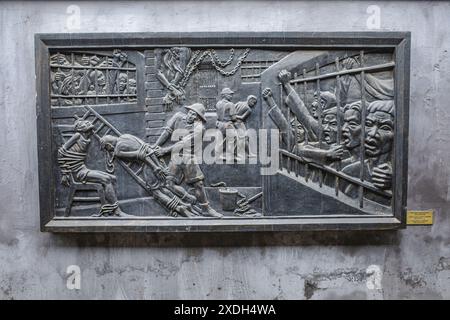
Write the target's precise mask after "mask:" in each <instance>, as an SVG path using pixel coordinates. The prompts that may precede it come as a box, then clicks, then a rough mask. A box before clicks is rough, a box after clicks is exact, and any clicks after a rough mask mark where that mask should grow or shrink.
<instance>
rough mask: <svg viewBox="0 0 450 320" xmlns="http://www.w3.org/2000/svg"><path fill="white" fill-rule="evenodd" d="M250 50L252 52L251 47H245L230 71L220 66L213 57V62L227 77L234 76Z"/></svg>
mask: <svg viewBox="0 0 450 320" xmlns="http://www.w3.org/2000/svg"><path fill="white" fill-rule="evenodd" d="M249 52H250V48H247V49H245V51H244V53H243V54H242V55H241V56H240V57H239V58H238V62H237V63H236V65H235V66H234V68H233V69H231V70H230V71H225V70H223V69H222V68H220V67H219V66H218V65H216V62H215V61H214V59H212V64H213V66H214V68H216V70H217V71H219V72H220V73H221V74H222V75H223V76H226V77H228V76H232V75H233V74H235V73H236V71H237V70H238V69H239V67H240V66H241V64H242V61H244V59H245V58H247V56H248V53H249Z"/></svg>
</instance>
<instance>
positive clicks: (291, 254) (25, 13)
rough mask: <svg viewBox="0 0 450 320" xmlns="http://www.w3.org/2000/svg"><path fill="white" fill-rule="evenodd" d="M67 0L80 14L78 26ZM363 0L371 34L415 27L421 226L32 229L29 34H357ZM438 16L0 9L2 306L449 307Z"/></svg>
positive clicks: (168, 8) (393, 6) (392, 6)
mask: <svg viewBox="0 0 450 320" xmlns="http://www.w3.org/2000/svg"><path fill="white" fill-rule="evenodd" d="M70 4H77V5H78V6H79V8H80V10H81V12H80V13H81V16H80V18H81V24H80V28H79V29H76V28H73V26H75V27H76V23H75V24H73V23H72V22H73V20H71V15H70V14H68V13H67V9H68V6H69V5H70ZM370 5H377V6H378V7H379V8H380V17H381V20H380V26H379V27H380V29H379V30H384V31H387V30H389V31H396V30H398V31H407V30H408V31H411V32H412V55H411V56H412V58H411V117H410V123H411V124H410V138H409V142H410V153H409V158H410V162H409V163H410V165H409V196H408V207H409V208H410V209H429V208H432V209H435V210H436V219H435V224H434V225H433V226H432V227H410V228H408V229H407V230H403V231H399V232H371V233H367V232H366V233H359V232H345V233H334V232H328V233H301V234H300V233H299V234H253V235H233V236H232V235H226V236H224V235H215V234H206V235H201V234H194V235H182V236H172V235H161V236H156V235H146V234H129V235H118V234H116V235H53V234H48V233H40V232H39V227H38V225H39V209H38V207H39V202H38V185H39V182H38V173H37V151H36V123H35V119H36V117H35V95H36V93H35V76H34V74H35V72H34V44H33V34H34V33H35V32H124V31H130V32H133V31H136V32H137V31H140V32H142V31H367V30H369V29H368V27H371V28H373V27H377V26H376V23H375V24H371V20H370V14H368V13H367V11H366V10H367V8H368V7H369V6H370ZM372 8H373V7H371V8H369V11H370V9H372ZM69 11H70V8H69ZM449 17H450V4H449V3H446V2H407V1H402V2H389V3H388V2H378V1H371V2H354V1H351V2H350V1H348V2H337V1H333V2H326V1H314V2H310V3H304V2H295V1H288V2H257V1H249V2H238V1H230V2H218V1H214V2H213V1H211V2H206V1H199V2H188V1H185V2H168V1H164V2H148V3H147V2H138V3H136V4H133V3H131V2H115V1H108V2H104V3H100V2H97V3H90V2H80V3H75V2H69V3H59V2H54V1H52V2H48V3H38V2H28V3H22V2H19V1H17V2H11V3H8V2H1V3H0V39H1V42H0V57H1V58H0V67H1V68H0V70H1V76H2V77H1V80H0V114H1V117H0V150H1V151H0V298H2V299H20V298H46V299H47V298H56V299H59V298H68V299H78V298H88V299H91V298H92V299H99V298H125V299H140V298H146V299H156V298H195V299H203V298H218V299H221V298H249V299H253V298H268V299H274V298H278V299H285V298H295V299H297V298H298V299H321V298H363V299H365V298H386V299H391V298H437V299H439V298H447V299H448V298H450V281H449V278H450V247H449V243H450V224H449V222H450V218H449V217H450V216H449V210H450V204H449V197H450V189H449V182H450V175H449V169H448V168H449V162H450V148H449V147H448V144H449V142H450V130H449V129H448V126H449V124H450V108H449V105H448V103H449V101H450V90H449V89H450V87H449V86H450V61H449V55H450V54H449V50H450V33H449V32H448V30H450V19H449ZM368 19H369V20H368ZM71 26H72V27H71ZM69 27H70V28H69ZM69 265H79V266H80V268H81V276H82V279H81V289H80V290H68V289H67V288H66V278H67V275H66V268H67V266H69ZM369 266H372V267H369ZM368 268H369V270H368ZM372 269H375V270H379V271H380V272H379V274H380V275H379V276H377V275H376V274H378V273H377V272H375V274H374V273H372V272H371V271H370V270H372ZM370 274H372V275H370ZM373 278H380V279H381V281H380V286H379V287H378V289H376V288H377V286H375V289H370V288H374V286H373V285H370V284H372V283H373V282H372V279H373Z"/></svg>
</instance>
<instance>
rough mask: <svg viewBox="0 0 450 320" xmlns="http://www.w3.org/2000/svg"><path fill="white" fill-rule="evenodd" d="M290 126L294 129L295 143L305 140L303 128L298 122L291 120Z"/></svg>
mask: <svg viewBox="0 0 450 320" xmlns="http://www.w3.org/2000/svg"><path fill="white" fill-rule="evenodd" d="M291 128H292V129H293V130H295V140H296V142H297V143H302V142H303V141H305V129H304V128H303V126H302V125H301V124H300V123H299V122H292V123H291Z"/></svg>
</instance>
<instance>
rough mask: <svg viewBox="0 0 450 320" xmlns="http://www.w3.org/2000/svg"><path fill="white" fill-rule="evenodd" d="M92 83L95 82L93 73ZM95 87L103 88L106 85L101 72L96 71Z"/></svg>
mask: <svg viewBox="0 0 450 320" xmlns="http://www.w3.org/2000/svg"><path fill="white" fill-rule="evenodd" d="M93 81H95V73H94V75H93ZM97 85H98V86H99V87H104V86H105V85H106V78H105V75H104V74H103V72H101V71H97Z"/></svg>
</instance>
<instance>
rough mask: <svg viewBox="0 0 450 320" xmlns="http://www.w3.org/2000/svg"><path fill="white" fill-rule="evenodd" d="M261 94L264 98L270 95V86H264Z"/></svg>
mask: <svg viewBox="0 0 450 320" xmlns="http://www.w3.org/2000/svg"><path fill="white" fill-rule="evenodd" d="M262 96H263V98H264V99H268V98H269V97H271V96H272V90H270V88H265V89H264V90H263V92H262Z"/></svg>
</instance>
